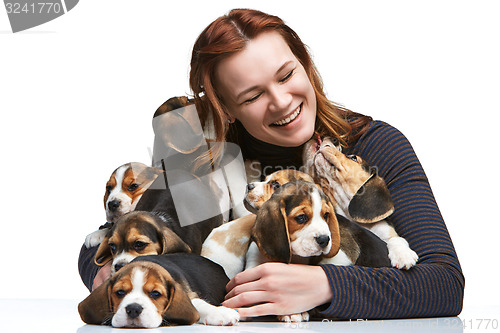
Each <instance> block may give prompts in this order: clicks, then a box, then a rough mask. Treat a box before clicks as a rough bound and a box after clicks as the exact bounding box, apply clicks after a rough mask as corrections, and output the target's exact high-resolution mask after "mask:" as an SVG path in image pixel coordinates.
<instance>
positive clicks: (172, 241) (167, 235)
mask: <svg viewBox="0 0 500 333" xmlns="http://www.w3.org/2000/svg"><path fill="white" fill-rule="evenodd" d="M161 233H162V239H163V245H162V247H163V251H162V253H161V254H165V253H175V252H186V253H191V248H190V247H189V245H187V244H186V243H184V241H183V240H182V239H181V238H180V237H179V236H178V235H177V234H176V233H175V232H173V231H172V229H170V228H169V227H162V230H161Z"/></svg>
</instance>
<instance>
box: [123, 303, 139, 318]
mask: <svg viewBox="0 0 500 333" xmlns="http://www.w3.org/2000/svg"><path fill="white" fill-rule="evenodd" d="M142 310H143V307H142V305H140V304H137V303H132V304H129V305H127V306H126V307H125V311H126V312H127V316H129V317H130V318H132V319H134V318H137V317H139V316H140V314H141V313H142Z"/></svg>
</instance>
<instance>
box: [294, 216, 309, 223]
mask: <svg viewBox="0 0 500 333" xmlns="http://www.w3.org/2000/svg"><path fill="white" fill-rule="evenodd" d="M308 220H309V218H308V217H307V215H306V214H300V215H297V216H295V221H296V222H297V223H298V224H304V223H306V222H307V221H308Z"/></svg>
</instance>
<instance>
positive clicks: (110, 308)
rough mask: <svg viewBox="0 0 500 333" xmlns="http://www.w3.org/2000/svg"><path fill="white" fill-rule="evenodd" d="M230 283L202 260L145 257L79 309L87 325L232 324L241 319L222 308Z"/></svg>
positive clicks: (180, 256)
mask: <svg viewBox="0 0 500 333" xmlns="http://www.w3.org/2000/svg"><path fill="white" fill-rule="evenodd" d="M228 282H229V279H228V278H227V276H226V275H225V274H224V271H223V270H222V268H221V267H220V266H219V265H217V264H215V263H213V262H212V261H210V260H208V259H206V258H203V257H201V256H197V255H193V254H187V253H176V254H165V255H160V256H143V257H138V258H136V259H135V260H134V261H133V262H131V263H130V264H128V265H126V266H125V267H123V268H122V269H121V270H120V271H119V272H118V273H117V274H115V275H113V276H112V277H111V278H110V279H108V280H107V281H106V282H104V283H103V284H102V285H101V286H99V287H98V288H97V289H96V290H94V291H93V292H92V293H91V294H90V295H89V296H88V297H87V298H86V299H84V300H83V301H82V302H81V303H80V304H79V305H78V312H79V313H80V317H81V318H82V320H83V321H84V322H85V323H87V324H94V325H112V326H113V327H145V328H151V327H158V326H163V325H178V324H180V325H191V324H193V323H197V322H198V323H202V324H207V325H234V324H236V323H237V322H238V321H239V314H238V312H237V311H235V310H233V309H229V308H226V307H223V306H218V305H219V304H221V302H222V301H223V300H224V295H225V293H226V292H225V285H226V284H227V283H228Z"/></svg>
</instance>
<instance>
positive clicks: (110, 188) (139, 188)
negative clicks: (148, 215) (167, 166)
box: [85, 162, 162, 248]
mask: <svg viewBox="0 0 500 333" xmlns="http://www.w3.org/2000/svg"><path fill="white" fill-rule="evenodd" d="M161 173H162V170H160V169H156V168H152V167H148V166H147V165H145V164H143V163H139V162H131V163H126V164H123V165H121V166H119V167H118V168H116V170H114V171H113V173H112V174H111V176H110V177H109V180H108V181H107V182H106V192H105V193H104V209H105V210H106V220H107V222H109V223H110V224H112V223H113V222H115V221H116V219H118V218H119V217H120V216H122V215H123V214H126V213H128V212H131V211H133V210H134V209H135V207H136V205H137V203H138V202H139V200H140V199H141V197H142V194H143V193H144V191H146V190H147V189H148V187H149V186H150V185H151V183H152V182H153V181H154V180H155V179H156V177H158V175H159V174H161ZM107 230H108V228H103V229H100V230H97V231H94V232H93V233H91V234H89V235H88V236H87V237H86V239H85V246H87V248H90V247H93V246H96V245H99V244H100V243H101V242H102V240H103V239H104V236H105V235H106V232H107Z"/></svg>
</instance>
